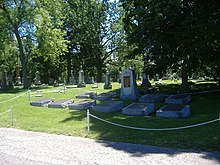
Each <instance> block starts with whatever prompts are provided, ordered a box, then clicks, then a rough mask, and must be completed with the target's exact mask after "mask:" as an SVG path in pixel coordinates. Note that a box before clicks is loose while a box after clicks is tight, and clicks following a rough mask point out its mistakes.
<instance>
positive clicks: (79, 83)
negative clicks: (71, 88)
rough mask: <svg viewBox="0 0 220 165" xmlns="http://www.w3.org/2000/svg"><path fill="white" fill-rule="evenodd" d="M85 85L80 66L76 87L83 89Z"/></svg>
mask: <svg viewBox="0 0 220 165" xmlns="http://www.w3.org/2000/svg"><path fill="white" fill-rule="evenodd" d="M85 86H86V83H85V80H84V72H83V70H82V65H81V66H80V71H79V81H78V85H77V87H85Z"/></svg>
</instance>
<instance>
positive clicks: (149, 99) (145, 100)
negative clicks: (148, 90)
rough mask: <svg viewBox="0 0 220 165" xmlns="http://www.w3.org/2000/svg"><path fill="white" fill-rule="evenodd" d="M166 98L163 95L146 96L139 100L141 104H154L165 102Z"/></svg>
mask: <svg viewBox="0 0 220 165" xmlns="http://www.w3.org/2000/svg"><path fill="white" fill-rule="evenodd" d="M163 101H164V96H163V95H162V94H146V95H144V96H142V97H140V98H139V102H141V103H154V102H159V103H161V102H163Z"/></svg>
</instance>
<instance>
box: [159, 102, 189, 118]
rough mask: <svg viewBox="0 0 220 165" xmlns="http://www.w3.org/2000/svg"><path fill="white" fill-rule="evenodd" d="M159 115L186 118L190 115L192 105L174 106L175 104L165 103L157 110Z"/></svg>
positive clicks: (161, 116)
mask: <svg viewBox="0 0 220 165" xmlns="http://www.w3.org/2000/svg"><path fill="white" fill-rule="evenodd" d="M156 115H157V117H160V118H174V119H179V118H186V117H188V116H189V115H190V106H188V105H187V106H184V105H179V106H173V105H165V106H163V107H162V108H160V109H159V110H157V113H156Z"/></svg>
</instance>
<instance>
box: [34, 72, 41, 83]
mask: <svg viewBox="0 0 220 165" xmlns="http://www.w3.org/2000/svg"><path fill="white" fill-rule="evenodd" d="M34 85H41V81H40V72H39V71H37V72H36V73H35V81H34Z"/></svg>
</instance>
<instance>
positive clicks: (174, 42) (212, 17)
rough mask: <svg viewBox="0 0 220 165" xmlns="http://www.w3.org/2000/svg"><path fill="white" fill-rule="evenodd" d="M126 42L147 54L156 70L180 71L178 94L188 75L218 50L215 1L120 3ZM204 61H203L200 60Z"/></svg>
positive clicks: (216, 5) (131, 1) (137, 0)
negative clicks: (178, 69) (180, 79)
mask: <svg viewBox="0 0 220 165" xmlns="http://www.w3.org/2000/svg"><path fill="white" fill-rule="evenodd" d="M122 4H123V8H124V11H125V16H124V24H125V29H126V32H127V35H128V42H130V43H133V44H134V43H135V44H136V45H137V47H138V51H137V52H138V53H143V54H144V53H145V52H147V54H149V55H150V56H148V58H147V62H153V63H154V64H155V66H156V68H157V69H158V71H160V72H163V71H164V70H166V69H167V68H168V67H170V68H172V69H177V68H179V67H181V68H182V91H183V92H186V90H187V80H188V79H187V78H188V75H189V73H191V72H192V71H196V69H198V68H201V67H202V65H204V64H206V62H207V59H209V57H212V56H216V53H215V50H216V49H217V48H218V47H219V37H217V36H218V35H217V36H216V35H215V34H219V28H217V26H218V24H217V23H219V19H218V18H217V14H219V10H218V9H219V3H218V2H217V1H214V0H212V1H207V0H204V1H194V0H186V1H182V0H177V1H165V0H162V1H161V0H154V1H149V0H148V1H139V0H130V1H124V0H122ZM204 59H206V61H204Z"/></svg>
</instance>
